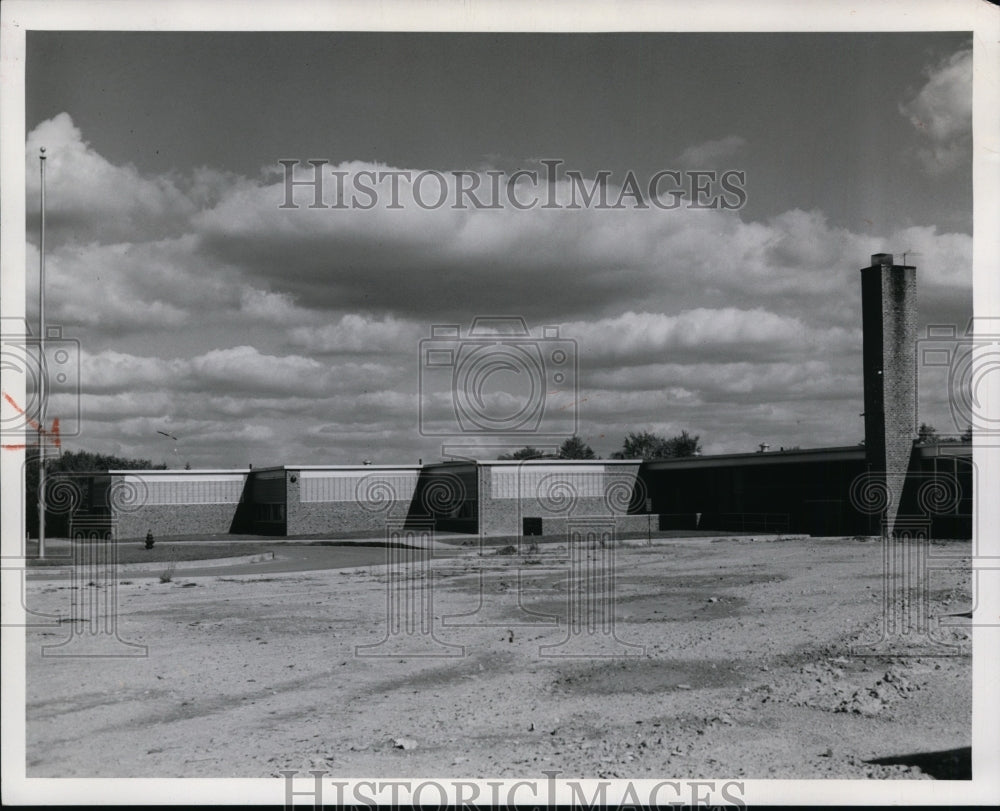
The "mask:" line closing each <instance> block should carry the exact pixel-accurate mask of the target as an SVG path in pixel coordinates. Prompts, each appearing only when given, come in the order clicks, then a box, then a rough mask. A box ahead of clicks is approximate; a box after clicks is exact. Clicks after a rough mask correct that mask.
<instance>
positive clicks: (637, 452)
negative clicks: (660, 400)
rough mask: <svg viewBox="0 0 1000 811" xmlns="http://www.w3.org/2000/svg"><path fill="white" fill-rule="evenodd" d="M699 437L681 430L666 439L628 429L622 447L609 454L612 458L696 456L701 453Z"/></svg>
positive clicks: (649, 432) (650, 433)
mask: <svg viewBox="0 0 1000 811" xmlns="http://www.w3.org/2000/svg"><path fill="white" fill-rule="evenodd" d="M698 440H699V437H697V436H691V435H690V434H689V433H688V432H687V431H681V432H680V434H678V435H677V436H675V437H671V438H670V439H666V438H665V437H662V436H659V435H658V434H654V433H652V432H651V431H629V433H628V434H626V436H625V441H624V442H623V443H622V449H621V450H620V451H615V452H614V453H613V454H611V458H612V459H673V458H675V457H678V456H696V455H697V454H699V453H701V443H700V442H699V441H698Z"/></svg>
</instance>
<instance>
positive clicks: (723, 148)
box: [677, 135, 747, 169]
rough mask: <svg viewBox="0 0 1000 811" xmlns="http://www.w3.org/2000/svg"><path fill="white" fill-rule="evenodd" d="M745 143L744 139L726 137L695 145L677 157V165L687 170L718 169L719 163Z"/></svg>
mask: <svg viewBox="0 0 1000 811" xmlns="http://www.w3.org/2000/svg"><path fill="white" fill-rule="evenodd" d="M746 143H747V142H746V139H745V138H741V137H740V136H739V135H727V136H726V137H725V138H719V139H717V140H714V141H705V142H704V143H701V144H695V145H694V146H689V147H688V148H687V149H685V150H684V151H683V152H682V153H681V154H680V155H679V156H678V158H677V165H678V166H682V167H684V168H689V169H718V168H720V167H719V162H720V161H723V160H725V159H726V158H731V157H732V156H733V155H735V154H736V153H737V152H739V151H740V150H741V149H742V148H743V147H744V146H746Z"/></svg>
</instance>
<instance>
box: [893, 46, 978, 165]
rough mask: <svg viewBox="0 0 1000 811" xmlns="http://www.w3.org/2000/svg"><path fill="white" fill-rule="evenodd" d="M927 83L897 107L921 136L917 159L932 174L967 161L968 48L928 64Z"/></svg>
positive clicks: (969, 122) (969, 116) (969, 115)
mask: <svg viewBox="0 0 1000 811" xmlns="http://www.w3.org/2000/svg"><path fill="white" fill-rule="evenodd" d="M926 75H927V81H926V83H925V84H924V85H923V86H922V87H921V88H920V89H919V90H917V91H916V92H914V93H912V94H910V96H909V97H908V98H907V99H906V100H905V101H903V102H901V103H900V105H899V111H900V113H902V114H903V115H904V116H906V117H907V118H908V119H909V120H910V123H911V124H912V125H913V126H914V127H915V128H916V129H917V131H918V132H919V133H921V135H922V136H923V138H924V140H925V143H926V146H924V147H923V148H921V149H920V150H919V152H918V153H917V154H918V158H919V159H920V161H921V163H922V164H923V166H924V168H925V169H926V170H927V171H928V172H931V173H932V174H937V173H940V172H945V171H948V170H951V169H954V168H956V167H957V166H959V165H960V164H962V163H963V162H964V161H966V160H967V159H968V156H969V148H970V145H971V136H972V49H971V48H964V49H962V50H960V51H958V52H957V53H954V54H952V55H951V56H949V57H947V58H946V59H943V60H942V61H940V62H938V63H936V64H934V65H931V66H929V67H928V68H927V70H926Z"/></svg>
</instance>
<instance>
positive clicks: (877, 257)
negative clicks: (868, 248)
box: [872, 253, 895, 267]
mask: <svg viewBox="0 0 1000 811" xmlns="http://www.w3.org/2000/svg"><path fill="white" fill-rule="evenodd" d="M893 259H894V257H893V255H892V254H891V253H873V254H872V267H878V266H879V265H882V266H885V265H890V266H891V265H893V264H895V263H894V262H893Z"/></svg>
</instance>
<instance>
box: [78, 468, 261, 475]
mask: <svg viewBox="0 0 1000 811" xmlns="http://www.w3.org/2000/svg"><path fill="white" fill-rule="evenodd" d="M80 472H81V473H106V474H108V475H111V474H112V473H114V474H116V475H118V474H125V473H130V474H133V475H134V474H137V473H142V474H143V475H156V476H169V475H178V476H179V475H182V474H183V475H185V476H190V475H191V474H192V473H249V472H250V468H248V467H227V468H192V469H191V470H184V469H183V468H181V469H176V468H169V469H167V470H156V469H143V470H93V471H85V470H81V471H80Z"/></svg>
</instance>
